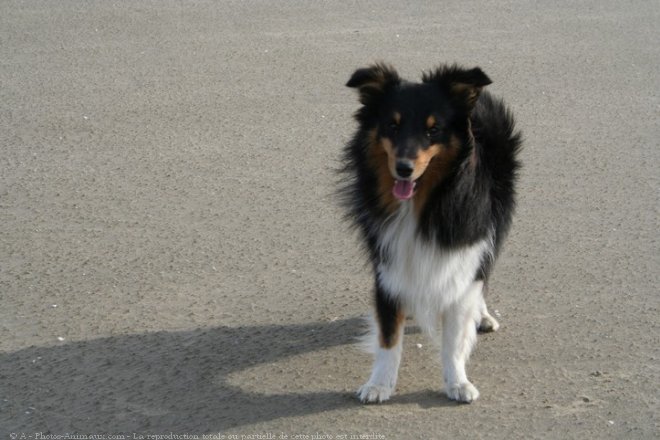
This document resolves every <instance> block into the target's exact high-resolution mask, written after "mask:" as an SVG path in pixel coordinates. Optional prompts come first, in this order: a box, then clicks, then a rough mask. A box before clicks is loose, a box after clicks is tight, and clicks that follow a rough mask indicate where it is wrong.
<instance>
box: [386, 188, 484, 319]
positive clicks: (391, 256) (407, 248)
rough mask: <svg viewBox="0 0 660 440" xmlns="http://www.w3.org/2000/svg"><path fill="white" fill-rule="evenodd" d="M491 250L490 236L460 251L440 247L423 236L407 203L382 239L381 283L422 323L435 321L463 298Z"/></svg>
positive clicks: (395, 215)
mask: <svg viewBox="0 0 660 440" xmlns="http://www.w3.org/2000/svg"><path fill="white" fill-rule="evenodd" d="M492 246H493V243H492V239H490V238H485V239H483V240H480V241H477V242H475V243H473V244H470V245H467V246H462V247H457V248H448V247H447V248H445V247H442V246H440V245H439V244H438V243H437V241H436V240H435V239H434V238H433V237H431V238H425V237H424V236H422V235H421V234H420V233H419V231H418V222H417V217H416V215H415V212H414V209H413V203H412V201H409V200H408V201H403V202H401V203H400V206H399V208H398V209H397V211H395V212H394V213H393V214H392V215H391V216H390V218H389V219H388V220H387V221H386V223H385V225H384V226H383V228H382V229H381V231H380V234H379V237H378V249H379V252H380V262H379V264H378V266H377V277H378V282H379V283H380V285H381V286H382V287H383V288H384V289H385V291H386V292H388V294H389V295H391V296H392V297H394V298H396V299H397V300H398V301H400V303H401V304H402V305H403V306H404V308H405V309H406V310H407V311H408V312H409V313H412V314H413V315H415V317H416V318H417V319H418V321H422V322H420V324H423V322H425V321H427V322H434V316H435V315H436V314H438V313H442V312H443V311H444V310H446V309H447V307H449V306H450V305H451V304H453V303H455V302H456V301H458V300H459V299H460V298H461V297H462V296H463V295H464V294H465V292H466V291H467V289H468V287H469V286H470V285H471V283H472V282H473V281H474V280H475V277H476V274H477V270H478V269H479V267H480V265H481V263H482V261H483V260H484V258H488V256H489V254H490V252H492Z"/></svg>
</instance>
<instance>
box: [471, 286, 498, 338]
mask: <svg viewBox="0 0 660 440" xmlns="http://www.w3.org/2000/svg"><path fill="white" fill-rule="evenodd" d="M486 289H487V287H486V284H484V287H483V288H482V290H481V298H480V303H479V313H480V314H481V318H480V320H479V321H478V322H477V330H478V331H479V332H481V333H489V332H495V331H497V329H499V328H500V323H499V322H497V319H495V318H493V316H492V315H491V314H490V313H488V307H486V299H485V296H486Z"/></svg>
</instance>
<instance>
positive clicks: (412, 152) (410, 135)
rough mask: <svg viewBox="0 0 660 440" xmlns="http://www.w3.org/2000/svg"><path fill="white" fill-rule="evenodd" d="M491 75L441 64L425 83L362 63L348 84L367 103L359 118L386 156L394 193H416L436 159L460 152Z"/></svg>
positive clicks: (402, 195)
mask: <svg viewBox="0 0 660 440" xmlns="http://www.w3.org/2000/svg"><path fill="white" fill-rule="evenodd" d="M490 83H491V81H490V79H489V78H488V77H487V76H486V74H485V73H484V72H482V71H481V69H479V68H478V67H475V68H473V69H463V68H461V67H458V66H456V65H454V66H442V67H439V68H437V69H436V70H434V71H431V72H429V73H426V74H424V76H423V78H422V82H421V83H410V82H407V81H404V80H402V79H401V78H400V77H399V75H398V73H397V72H396V71H395V70H394V69H393V68H392V67H390V66H388V65H385V64H375V65H373V66H371V67H367V68H364V69H358V70H357V71H355V73H353V76H352V77H351V79H350V80H349V81H348V83H347V84H346V85H347V86H348V87H352V88H356V89H357V90H358V93H359V99H360V102H361V103H362V104H363V107H362V108H361V109H360V110H359V111H358V113H357V114H356V118H357V119H358V120H359V121H360V122H361V124H362V125H363V127H365V128H367V130H369V132H370V135H371V136H372V141H373V142H375V143H376V144H377V145H378V146H379V148H382V151H384V152H385V155H386V158H387V167H388V169H389V173H390V174H391V177H392V179H393V188H392V194H393V195H394V196H395V197H396V198H397V199H399V200H406V199H409V198H411V197H412V196H413V194H414V192H415V187H416V185H417V181H418V180H419V179H420V178H421V177H422V176H423V175H424V173H425V172H426V171H427V168H429V164H430V163H432V161H435V162H442V163H447V162H449V161H450V160H451V159H453V158H454V157H456V156H457V154H458V151H457V150H458V149H459V148H460V145H462V144H463V142H464V140H465V137H466V136H468V132H469V115H470V112H471V111H472V109H473V108H474V105H475V103H476V102H477V99H478V97H479V94H480V92H481V89H482V88H483V87H484V86H486V85H488V84H490Z"/></svg>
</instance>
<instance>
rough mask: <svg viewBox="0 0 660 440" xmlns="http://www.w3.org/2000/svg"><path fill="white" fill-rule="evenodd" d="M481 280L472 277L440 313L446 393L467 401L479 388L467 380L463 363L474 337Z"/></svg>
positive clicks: (453, 397) (478, 315) (470, 400)
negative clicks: (465, 286) (461, 293)
mask: <svg viewBox="0 0 660 440" xmlns="http://www.w3.org/2000/svg"><path fill="white" fill-rule="evenodd" d="M482 288H483V282H481V281H475V282H473V283H472V284H471V285H470V287H468V290H467V292H466V293H465V294H464V295H463V297H462V298H461V299H460V300H459V301H457V302H456V303H454V304H452V305H451V306H450V307H449V308H448V309H447V310H445V312H444V313H443V314H442V368H443V373H444V382H445V392H446V393H447V397H449V398H450V399H452V400H456V401H459V402H465V403H470V402H472V401H473V400H476V399H477V398H478V397H479V391H478V390H477V389H476V388H475V387H474V385H472V384H471V383H470V381H469V380H468V378H467V374H466V372H465V364H466V363H467V360H468V358H469V357H470V352H471V351H472V347H473V346H474V344H475V342H476V340H477V326H476V325H475V324H476V323H477V322H478V321H479V319H480V316H481V315H480V307H479V306H480V303H479V301H480V298H481V290H482Z"/></svg>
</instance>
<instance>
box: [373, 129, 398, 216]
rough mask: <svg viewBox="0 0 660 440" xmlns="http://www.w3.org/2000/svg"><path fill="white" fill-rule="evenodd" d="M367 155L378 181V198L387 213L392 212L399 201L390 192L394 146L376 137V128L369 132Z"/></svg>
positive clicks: (392, 180) (392, 178)
mask: <svg viewBox="0 0 660 440" xmlns="http://www.w3.org/2000/svg"><path fill="white" fill-rule="evenodd" d="M367 157H368V160H369V163H370V165H371V168H372V169H373V170H375V172H376V179H377V182H378V200H379V202H380V205H381V207H382V208H383V209H385V211H386V212H387V213H388V214H391V213H393V212H394V211H395V210H396V208H397V207H398V206H399V202H398V200H397V199H396V197H394V195H393V194H392V188H393V187H394V177H392V171H391V170H394V161H395V156H394V147H393V145H392V142H391V141H390V140H389V139H387V138H378V134H377V132H376V130H374V131H372V132H371V133H370V134H369V147H368V150H367Z"/></svg>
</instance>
